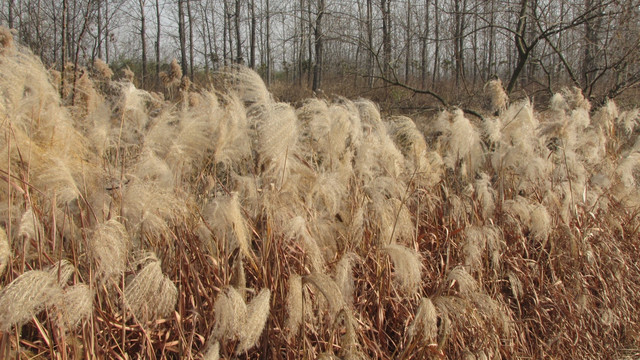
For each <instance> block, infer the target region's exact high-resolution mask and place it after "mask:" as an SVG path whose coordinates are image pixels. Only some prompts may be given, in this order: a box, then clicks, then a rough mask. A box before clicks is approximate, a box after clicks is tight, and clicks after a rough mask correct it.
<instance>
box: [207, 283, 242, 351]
mask: <svg viewBox="0 0 640 360" xmlns="http://www.w3.org/2000/svg"><path fill="white" fill-rule="evenodd" d="M213 312H214V314H215V318H214V323H215V325H214V328H213V334H212V335H213V337H214V338H216V339H218V340H224V339H235V338H238V337H239V336H240V333H241V332H242V331H243V328H242V327H243V326H244V323H245V321H246V319H247V304H246V303H245V301H244V299H243V297H242V295H241V294H240V293H239V292H238V291H237V290H236V289H235V288H233V287H229V288H227V290H226V291H225V292H224V293H221V294H220V295H218V298H217V299H216V302H215V304H214V306H213Z"/></svg>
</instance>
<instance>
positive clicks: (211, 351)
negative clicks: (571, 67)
mask: <svg viewBox="0 0 640 360" xmlns="http://www.w3.org/2000/svg"><path fill="white" fill-rule="evenodd" d="M219 359H220V342H219V341H216V342H214V343H213V344H210V345H209V346H207V351H205V353H204V354H203V355H202V360H219Z"/></svg>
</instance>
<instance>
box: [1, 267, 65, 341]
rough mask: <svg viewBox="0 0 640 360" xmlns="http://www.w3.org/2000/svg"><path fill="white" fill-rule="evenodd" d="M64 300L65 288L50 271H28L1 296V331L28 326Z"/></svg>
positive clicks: (5, 289)
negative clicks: (40, 313) (40, 314)
mask: <svg viewBox="0 0 640 360" xmlns="http://www.w3.org/2000/svg"><path fill="white" fill-rule="evenodd" d="M61 297H62V288H61V287H60V285H59V284H58V281H57V277H56V276H55V274H53V273H51V271H41V270H31V271H27V272H25V273H24V274H22V275H20V276H18V277H17V278H16V279H15V280H13V281H12V282H11V283H10V284H9V285H7V287H6V288H4V289H3V290H2V292H1V293H0V331H9V330H10V329H11V326H12V325H18V326H20V325H22V324H24V323H26V322H27V321H29V319H31V317H32V316H34V315H36V314H38V313H39V312H40V311H42V310H43V309H44V308H45V307H48V306H51V305H54V304H57V303H59V302H60V299H61Z"/></svg>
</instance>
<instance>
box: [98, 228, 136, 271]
mask: <svg viewBox="0 0 640 360" xmlns="http://www.w3.org/2000/svg"><path fill="white" fill-rule="evenodd" d="M130 247H131V244H130V241H129V234H128V233H127V230H126V229H125V227H124V225H122V224H121V223H119V222H118V221H117V220H115V219H111V220H108V221H107V222H105V223H102V224H99V225H98V226H97V229H96V230H95V232H94V234H93V237H92V238H91V240H90V242H89V248H90V253H91V255H92V257H93V260H94V261H95V263H96V268H97V270H98V276H99V277H101V278H102V279H103V280H107V279H109V278H111V277H112V276H117V275H120V274H122V272H124V270H125V268H126V264H127V255H128V253H129V248H130Z"/></svg>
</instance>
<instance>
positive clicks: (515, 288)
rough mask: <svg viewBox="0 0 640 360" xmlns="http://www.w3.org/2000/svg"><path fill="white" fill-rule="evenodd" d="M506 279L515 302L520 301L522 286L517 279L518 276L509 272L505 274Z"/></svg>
mask: <svg viewBox="0 0 640 360" xmlns="http://www.w3.org/2000/svg"><path fill="white" fill-rule="evenodd" d="M507 278H508V279H509V285H510V286H511V292H512V293H513V296H514V297H515V298H516V300H521V299H522V296H523V295H524V287H523V286H522V281H520V278H518V275H517V274H516V273H514V272H513V271H509V272H508V273H507Z"/></svg>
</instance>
